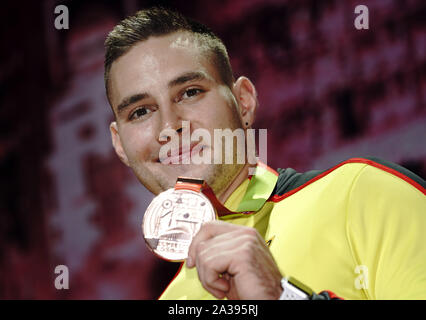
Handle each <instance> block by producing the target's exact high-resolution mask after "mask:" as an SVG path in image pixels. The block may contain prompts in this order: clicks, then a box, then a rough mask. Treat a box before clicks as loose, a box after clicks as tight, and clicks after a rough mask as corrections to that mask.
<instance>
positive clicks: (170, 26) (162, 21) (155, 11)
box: [104, 7, 234, 100]
mask: <svg viewBox="0 0 426 320" xmlns="http://www.w3.org/2000/svg"><path fill="white" fill-rule="evenodd" d="M177 31H188V32H190V33H192V34H194V35H196V36H198V37H199V38H200V39H202V40H203V42H205V43H206V44H207V47H208V51H210V53H212V55H211V57H212V60H213V64H214V65H215V66H216V68H217V70H218V74H219V76H220V78H221V80H222V81H223V83H224V84H226V85H227V86H229V87H230V88H231V86H232V83H233V81H234V77H233V75H232V68H231V64H230V62H229V57H228V53H227V51H226V48H225V45H224V44H223V42H222V40H221V39H220V38H219V37H217V36H216V35H215V34H214V33H213V32H212V31H211V30H210V29H209V28H208V27H206V26H205V25H203V24H201V23H199V22H197V21H194V20H192V19H189V18H187V17H185V16H183V15H182V14H180V13H178V12H176V11H173V10H170V9H166V8H163V7H152V8H150V9H145V10H141V11H138V12H137V13H136V14H135V15H133V16H130V17H128V18H126V19H124V20H123V21H121V22H120V23H119V24H118V25H117V26H115V28H114V29H113V30H112V31H111V32H110V33H109V34H108V37H107V38H106V40H105V49H106V52H105V64H104V66H105V72H104V80H105V89H106V93H107V97H108V100H109V90H108V82H109V72H110V69H111V65H112V63H113V62H114V61H115V60H117V59H118V58H119V57H121V56H122V55H124V54H125V53H127V52H128V51H129V50H130V49H131V48H132V47H133V46H134V45H135V44H136V43H138V42H140V41H144V40H147V39H148V38H149V37H151V36H163V35H168V34H171V33H174V32H177Z"/></svg>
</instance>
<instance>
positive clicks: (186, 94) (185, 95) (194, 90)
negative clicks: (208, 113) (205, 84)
mask: <svg viewBox="0 0 426 320" xmlns="http://www.w3.org/2000/svg"><path fill="white" fill-rule="evenodd" d="M203 92H204V90H201V89H197V88H191V89H188V90H185V92H184V93H183V95H182V98H183V99H188V98H191V97H194V96H196V95H199V94H200V93H203Z"/></svg>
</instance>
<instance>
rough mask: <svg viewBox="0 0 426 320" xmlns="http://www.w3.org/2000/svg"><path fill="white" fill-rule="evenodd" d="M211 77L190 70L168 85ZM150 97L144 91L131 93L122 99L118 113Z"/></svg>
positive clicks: (172, 85)
mask: <svg viewBox="0 0 426 320" xmlns="http://www.w3.org/2000/svg"><path fill="white" fill-rule="evenodd" d="M206 79H209V78H208V76H207V75H206V74H205V73H204V72H201V71H190V72H186V73H184V74H182V75H180V76H178V77H177V78H175V79H173V80H171V81H170V82H169V83H168V85H167V86H168V87H169V88H171V87H174V86H177V85H181V84H183V83H186V82H189V81H195V80H199V81H201V80H206ZM148 97H149V94H148V93H146V92H144V93H136V94H133V95H131V96H130V97H126V98H124V99H123V101H121V103H120V104H119V105H118V106H117V113H121V112H122V111H123V110H124V109H125V108H126V107H128V106H129V105H131V104H132V103H135V102H138V101H140V100H142V99H146V98H148Z"/></svg>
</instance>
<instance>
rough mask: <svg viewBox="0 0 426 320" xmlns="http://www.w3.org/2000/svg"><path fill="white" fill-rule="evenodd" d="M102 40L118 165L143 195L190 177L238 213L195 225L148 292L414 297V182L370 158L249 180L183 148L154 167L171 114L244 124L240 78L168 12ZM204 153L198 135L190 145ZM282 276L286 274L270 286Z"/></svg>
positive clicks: (423, 224) (423, 278)
mask: <svg viewBox="0 0 426 320" xmlns="http://www.w3.org/2000/svg"><path fill="white" fill-rule="evenodd" d="M105 44H106V59H105V85H106V90H107V96H108V99H109V102H110V104H111V107H112V109H113V112H114V115H115V121H113V122H112V123H111V125H110V131H111V136H112V143H113V146H114V148H115V151H116V153H117V155H118V156H119V158H120V159H121V161H122V162H123V163H124V164H126V165H127V166H129V167H130V168H131V169H132V170H133V171H134V173H135V175H136V176H137V177H138V179H139V180H140V182H141V183H142V184H143V185H144V186H145V187H146V188H148V189H149V190H150V191H151V192H153V193H154V194H159V193H160V192H162V191H165V190H167V189H169V188H173V186H174V185H175V183H176V179H177V178H178V177H179V176H186V177H193V178H199V179H203V180H204V181H206V182H207V183H208V184H209V185H210V187H211V188H212V189H213V191H214V193H215V194H216V196H217V198H218V200H219V201H220V202H221V203H223V204H224V205H225V207H227V208H228V209H229V210H230V211H237V212H239V213H235V214H228V215H223V216H222V217H221V218H220V220H219V221H216V222H213V223H206V224H204V225H203V226H202V227H201V229H200V231H199V232H198V234H197V235H196V237H195V238H194V239H193V241H192V244H191V246H190V249H189V257H188V259H187V261H186V263H184V264H182V267H181V269H180V271H179V273H178V275H177V276H176V277H175V279H174V280H173V282H172V283H171V284H170V285H169V287H168V288H167V289H166V291H165V292H164V293H163V295H162V297H161V298H163V299H212V298H218V299H222V298H225V297H226V298H228V299H279V298H280V297H281V298H285V297H286V295H287V298H288V297H289V296H288V294H289V292H290V293H291V294H293V293H294V295H293V296H295V297H296V298H299V299H304V298H311V299H312V298H321V297H322V298H332V297H333V294H331V292H334V293H336V294H337V295H338V296H340V297H342V298H347V299H425V298H426V271H425V270H426V246H424V243H426V233H425V232H424V231H425V230H426V214H425V213H426V212H425V211H426V210H425V208H426V200H425V196H424V195H425V182H424V180H422V179H421V178H420V177H418V176H416V175H414V174H413V173H411V172H409V171H408V170H406V169H404V168H401V167H399V166H397V165H394V164H390V163H385V162H383V161H381V160H377V159H376V160H374V159H351V160H348V161H346V162H343V163H340V164H339V165H337V166H335V167H334V168H331V169H329V170H327V171H323V172H319V171H310V172H307V173H304V174H300V173H296V172H294V170H292V169H286V170H278V172H276V171H275V170H273V169H271V168H266V170H264V171H265V172H269V173H272V176H275V177H277V178H275V179H274V178H271V179H269V178H268V179H264V177H262V176H257V175H255V176H254V177H249V169H250V167H251V165H250V164H249V163H248V162H246V163H242V164H239V163H236V162H235V161H234V162H235V163H233V164H224V163H222V164H220V163H219V164H217V163H216V164H215V163H210V164H209V163H201V164H194V163H190V164H182V162H183V161H181V160H183V159H185V158H188V157H189V156H190V155H192V154H193V151H194V148H196V146H195V145H194V144H191V145H190V147H189V148H186V149H184V148H183V147H180V149H179V150H178V151H179V152H178V154H177V156H175V158H177V160H179V164H170V163H169V164H166V163H165V162H163V161H162V160H163V159H160V155H159V154H160V150H161V148H162V146H164V145H165V143H167V140H166V139H163V137H162V134H163V133H162V132H164V130H165V129H168V130H172V131H173V132H176V134H177V135H179V136H180V137H181V136H182V128H183V125H182V123H183V122H184V121H188V123H189V124H190V127H189V130H190V132H194V131H195V130H197V129H205V130H207V131H208V132H210V133H211V135H212V136H213V134H214V130H215V129H227V128H229V129H231V130H235V129H239V128H241V129H243V130H248V129H249V128H250V127H251V125H252V124H253V122H254V119H255V114H256V108H257V105H258V101H257V93H256V89H255V87H254V85H253V84H252V83H251V82H250V80H249V79H247V78H245V77H240V78H238V79H237V80H235V79H234V78H233V76H232V70H231V66H230V64H229V59H228V56H227V52H226V49H225V47H224V45H223V43H222V42H221V41H220V39H218V38H217V37H216V36H215V35H214V34H213V33H212V32H211V31H210V30H209V29H207V28H206V27H205V26H203V25H200V24H199V23H196V22H193V21H191V20H189V19H187V18H185V17H183V16H181V15H180V14H178V13H175V12H172V11H169V10H165V9H161V8H152V9H149V10H145V11H140V12H138V13H137V14H136V15H135V16H132V17H129V18H127V19H126V20H124V21H122V22H121V23H120V24H119V25H117V26H116V27H115V28H114V30H113V31H112V32H111V33H110V34H109V36H108V38H107V40H106V42H105ZM214 149H215V145H214V144H213V143H204V144H203V145H202V148H201V149H199V150H198V152H199V153H200V154H201V155H203V154H204V152H210V153H212V152H214ZM233 151H234V155H236V151H235V150H233ZM283 156H285V155H283ZM250 178H251V179H250ZM259 186H261V188H260V187H259ZM259 189H261V193H262V194H263V198H262V197H260V196H259V195H258V194H257V193H256V192H259ZM265 194H266V195H267V196H265ZM259 199H260V200H259ZM246 200H247V201H246ZM259 201H261V205H260V206H258V204H259ZM243 202H244V205H245V209H244V210H238V209H239V208H240V209H241V205H242V203H243ZM253 203H256V206H254V205H252V204H253ZM247 212H249V213H247ZM288 277H294V278H295V279H298V280H299V282H297V281H296V280H290V283H289V282H288V281H286V280H284V281H282V279H283V278H284V279H288ZM291 279H293V278H291ZM307 287H309V288H311V289H312V290H311V289H309V288H307ZM283 289H284V290H283ZM292 290H293V291H292ZM327 290H331V291H327ZM315 292H316V293H320V296H319V295H316V294H315Z"/></svg>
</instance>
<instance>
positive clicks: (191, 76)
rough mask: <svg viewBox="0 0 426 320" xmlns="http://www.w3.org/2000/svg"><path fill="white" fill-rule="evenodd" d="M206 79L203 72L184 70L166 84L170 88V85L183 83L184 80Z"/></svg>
mask: <svg viewBox="0 0 426 320" xmlns="http://www.w3.org/2000/svg"><path fill="white" fill-rule="evenodd" d="M206 79H208V77H207V75H206V74H205V73H204V72H200V71H191V72H186V73H184V74H182V75H180V76H178V77H177V78H175V79H173V80H171V81H170V82H169V84H168V87H169V88H171V87H174V86H177V85H180V84H183V83H185V82H189V81H194V80H206Z"/></svg>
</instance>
